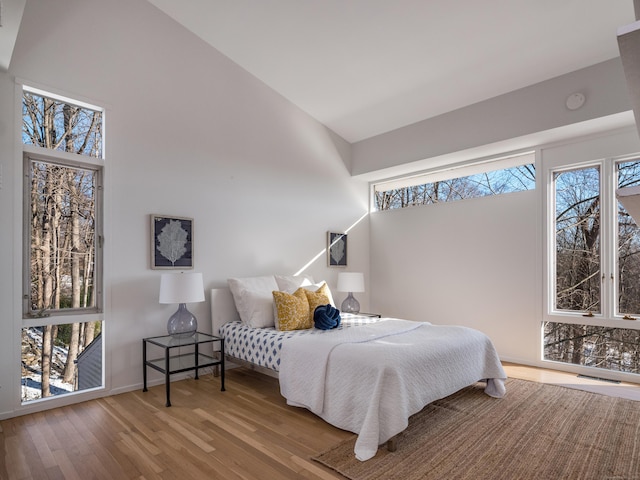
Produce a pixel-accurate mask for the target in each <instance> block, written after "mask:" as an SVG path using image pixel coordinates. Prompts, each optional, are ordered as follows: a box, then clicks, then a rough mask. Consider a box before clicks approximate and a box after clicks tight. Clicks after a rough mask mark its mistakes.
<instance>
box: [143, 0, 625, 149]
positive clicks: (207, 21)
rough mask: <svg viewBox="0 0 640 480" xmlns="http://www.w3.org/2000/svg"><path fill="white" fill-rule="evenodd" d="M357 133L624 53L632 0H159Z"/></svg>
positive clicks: (308, 105)
mask: <svg viewBox="0 0 640 480" xmlns="http://www.w3.org/2000/svg"><path fill="white" fill-rule="evenodd" d="M149 1H150V2H151V3H152V4H154V5H156V6H157V7H158V8H160V9H161V10H163V11H164V12H165V13H167V14H168V15H169V16H171V17H173V18H174V19H175V20H176V21H178V22H179V23H181V24H182V25H184V26H185V27H186V28H188V29H189V30H191V31H193V32H194V33H195V34H196V35H198V36H199V37H201V38H202V39H203V40H205V41H206V42H208V43H209V44H211V45H212V46H213V47H215V48H216V49H218V50H219V51H220V52H222V53H223V54H224V55H226V56H228V57H229V58H231V59H232V60H233V61H235V62H236V63H237V64H238V65H240V66H242V67H243V68H244V69H246V70H247V71H249V72H250V73H252V74H253V75H255V76H256V77H258V78H259V79H261V80H262V81H264V82H265V83H266V84H267V85H269V86H271V87H272V88H273V89H274V90H276V91H278V92H279V93H280V94H282V95H283V96H284V97H286V98H288V99H289V100H290V101H292V102H293V103H295V104H297V105H298V106H299V107H300V108H302V109H303V110H305V111H306V112H307V113H309V114H310V115H312V116H313V117H315V118H316V119H318V120H319V121H320V122H322V123H324V124H325V125H327V126H328V127H329V128H331V129H332V130H334V131H335V132H336V133H338V134H339V135H341V136H342V137H344V138H345V139H346V140H348V141H350V142H355V141H358V140H362V139H365V138H368V137H371V136H374V135H377V134H380V133H383V132H386V131H390V130H393V129H396V128H399V127H402V126H405V125H408V124H411V123H414V122H417V121H420V120H424V119H426V118H430V117H433V116H436V115H439V114H442V113H446V112H448V111H452V110H455V109H457V108H461V107H464V106H466V105H470V104H473V103H476V102H479V101H482V100H486V99H488V98H492V97H494V96H497V95H501V94H504V93H507V92H510V91H513V90H517V89H519V88H522V87H525V86H529V85H532V84H535V83H538V82H541V81H543V80H547V79H550V78H553V77H556V76H559V75H563V74H565V73H568V72H571V71H574V70H578V69H580V68H583V67H586V66H590V65H593V64H596V63H599V62H602V61H605V60H608V59H611V58H614V57H617V56H619V54H618V46H617V41H616V33H617V29H618V27H621V26H623V25H627V24H629V23H632V22H633V21H634V20H635V15H634V8H633V1H632V0H589V1H584V0H534V1H531V0H529V1H526V0H484V1H478V0H454V1H451V0H267V1H265V0H149Z"/></svg>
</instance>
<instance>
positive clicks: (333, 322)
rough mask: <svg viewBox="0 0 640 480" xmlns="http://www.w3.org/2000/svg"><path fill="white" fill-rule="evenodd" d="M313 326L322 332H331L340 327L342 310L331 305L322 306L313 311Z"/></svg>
mask: <svg viewBox="0 0 640 480" xmlns="http://www.w3.org/2000/svg"><path fill="white" fill-rule="evenodd" d="M313 324H314V325H315V327H316V328H319V329H320V330H331V329H332V328H337V327H338V326H339V325H340V310H338V309H337V308H335V307H333V306H331V305H320V306H319V307H316V309H315V310H314V311H313Z"/></svg>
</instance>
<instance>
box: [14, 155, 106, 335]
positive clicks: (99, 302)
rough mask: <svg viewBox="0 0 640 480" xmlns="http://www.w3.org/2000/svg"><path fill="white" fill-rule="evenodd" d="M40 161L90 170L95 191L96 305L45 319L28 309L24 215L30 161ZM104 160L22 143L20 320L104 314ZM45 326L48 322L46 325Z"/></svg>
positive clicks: (28, 271) (52, 312) (26, 220)
mask: <svg viewBox="0 0 640 480" xmlns="http://www.w3.org/2000/svg"><path fill="white" fill-rule="evenodd" d="M32 161H40V162H43V163H50V164H54V165H60V166H63V167H69V168H82V169H85V170H91V171H93V172H94V173H95V175H96V192H95V198H94V201H95V245H94V249H95V256H94V299H95V306H92V307H83V308H75V309H73V308H67V309H63V310H49V311H47V315H46V317H43V316H38V315H34V314H33V310H32V309H31V307H30V289H31V269H30V259H31V222H30V221H29V216H28V215H27V214H26V212H27V211H28V210H29V207H30V205H31V200H30V191H31V182H30V180H31V162H32ZM103 182H104V161H103V160H102V159H98V158H95V157H85V156H82V155H76V154H71V153H67V152H60V151H57V150H49V149H45V148H42V147H36V146H32V145H24V144H23V194H22V200H23V204H22V220H23V224H22V231H23V235H22V239H23V246H22V252H23V254H22V318H23V320H36V321H37V324H38V325H40V324H42V320H43V319H46V318H47V317H62V318H64V317H73V318H72V319H70V320H69V321H68V322H64V321H62V322H58V321H55V322H53V323H77V322H81V323H82V322H85V321H95V320H97V318H96V315H100V318H99V319H100V320H102V318H101V314H102V312H103V311H104V295H103V293H104V252H103V248H102V247H103V243H104V195H103V193H104V185H103ZM78 316H89V317H90V319H89V318H87V320H80V319H78ZM45 324H47V322H45Z"/></svg>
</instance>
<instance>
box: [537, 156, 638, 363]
mask: <svg viewBox="0 0 640 480" xmlns="http://www.w3.org/2000/svg"><path fill="white" fill-rule="evenodd" d="M550 178H551V188H552V192H551V195H550V198H553V207H552V208H550V209H549V212H550V214H552V215H553V217H552V218H553V226H554V227H553V229H552V230H551V231H552V232H553V234H554V241H553V245H554V248H553V261H552V271H553V274H552V275H551V276H550V277H551V280H552V281H550V282H549V283H550V285H549V286H550V290H551V292H552V294H551V298H553V302H552V307H551V312H550V316H552V317H558V318H559V317H564V318H565V319H566V320H567V321H566V322H562V321H551V322H545V324H544V358H545V359H546V360H552V361H559V362H566V363H573V364H577V365H584V366H595V367H599V368H606V369H610V370H618V371H624V372H633V373H640V370H639V369H638V352H639V351H640V342H639V336H638V330H636V329H635V328H628V327H630V326H631V324H628V323H625V320H627V319H628V320H633V319H635V318H637V316H638V315H640V288H639V285H638V284H639V280H640V228H639V227H638V225H637V224H636V223H635V221H634V220H633V218H632V217H631V216H630V215H629V214H628V212H627V211H626V210H625V208H624V207H623V205H622V204H621V203H620V202H619V201H617V200H616V194H615V193H616V190H617V189H619V188H624V187H631V186H637V185H640V159H618V160H612V159H610V160H603V161H600V162H594V163H593V164H589V165H581V166H579V167H575V168H564V169H559V170H556V171H552V172H551V177H550ZM580 319H589V321H588V322H586V321H581V320H580ZM618 321H619V324H616V323H615V322H618Z"/></svg>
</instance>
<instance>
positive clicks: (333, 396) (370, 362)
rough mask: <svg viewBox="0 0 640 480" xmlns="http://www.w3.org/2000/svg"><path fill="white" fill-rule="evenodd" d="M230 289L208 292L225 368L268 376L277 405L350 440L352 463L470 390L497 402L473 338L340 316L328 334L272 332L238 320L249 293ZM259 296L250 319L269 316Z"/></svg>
mask: <svg viewBox="0 0 640 480" xmlns="http://www.w3.org/2000/svg"><path fill="white" fill-rule="evenodd" d="M230 285H232V284H231V283H230ZM266 285H271V287H272V286H273V284H272V283H270V282H268V281H267V282H266V283H265V285H262V287H265V286H266ZM276 285H277V288H282V287H283V283H277V284H276ZM284 286H288V289H289V290H291V289H292V288H293V287H292V286H291V285H287V284H286V283H285V285H284ZM294 286H295V282H294ZM316 286H317V284H312V287H313V288H315V287H316ZM235 287H236V288H235V291H233V292H232V290H234V288H233V286H232V288H231V289H214V290H212V291H211V299H212V300H211V311H212V321H213V332H214V334H220V335H222V336H223V337H224V339H225V354H226V355H227V356H228V359H229V360H230V361H231V362H234V361H235V362H239V363H244V364H249V365H251V366H254V367H255V368H257V369H259V370H261V371H264V372H265V373H269V374H271V375H273V376H277V377H278V378H279V382H280V391H281V394H282V395H283V396H284V397H285V399H286V400H287V404H289V405H292V406H296V407H303V408H307V409H308V410H310V411H311V412H313V413H314V414H316V415H318V416H319V417H321V418H322V419H324V420H325V421H327V422H328V423H330V424H332V425H334V426H336V427H338V428H341V429H344V430H348V431H351V432H354V433H356V434H357V435H358V438H357V440H356V444H355V448H354V454H355V456H356V458H357V459H359V460H361V461H365V460H368V459H370V458H372V457H373V456H374V455H375V454H376V452H377V450H378V446H379V445H382V444H384V443H385V442H387V441H389V440H390V439H393V438H395V436H396V435H397V434H399V433H400V432H402V431H403V430H404V429H406V427H407V426H408V420H409V417H410V416H411V415H413V414H414V413H417V412H419V411H420V410H421V409H422V408H423V407H424V406H425V405H427V404H429V403H431V402H433V401H435V400H438V399H440V398H444V397H446V396H448V395H450V394H452V393H455V392H456V391H458V390H460V389H462V388H464V387H466V386H469V385H472V384H474V383H476V382H478V381H485V382H486V387H485V393H487V394H488V395H490V396H492V397H496V398H500V397H502V396H503V395H504V394H505V388H504V380H505V379H506V374H505V372H504V370H503V368H502V365H501V363H500V360H499V357H498V355H497V352H496V351H495V348H494V347H493V344H492V343H491V340H490V339H489V338H488V337H487V336H486V335H484V334H483V333H481V332H479V331H477V330H474V329H470V328H466V327H460V326H445V325H433V324H431V323H428V322H414V321H408V320H403V319H396V318H372V317H370V316H358V315H350V314H344V313H342V314H341V315H340V317H341V322H340V325H339V326H338V327H337V328H334V329H331V330H319V329H317V328H306V329H296V330H288V331H281V330H278V329H276V328H275V326H270V325H268V323H269V321H268V320H264V319H263V318H262V319H259V320H258V321H257V322H254V321H251V320H249V321H247V318H248V317H247V312H246V304H243V300H242V298H245V299H246V297H243V296H244V295H248V296H251V293H250V292H249V291H246V290H243V291H238V289H237V285H235ZM252 288H253V287H252ZM309 289H311V287H309ZM265 291H266V290H264V288H263V292H262V295H261V299H260V300H261V301H260V302H258V304H260V305H259V308H258V310H260V311H261V313H262V314H263V315H267V316H268V310H269V309H270V310H271V312H274V310H275V308H274V304H273V301H271V302H269V297H268V295H266V293H265ZM254 300H255V298H254ZM332 301H333V300H332V299H331V302H332ZM251 303H252V304H253V305H254V306H255V305H256V302H251ZM241 312H242V313H241ZM275 315H276V317H277V312H276V313H275ZM242 317H244V318H242ZM258 317H261V315H258Z"/></svg>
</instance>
